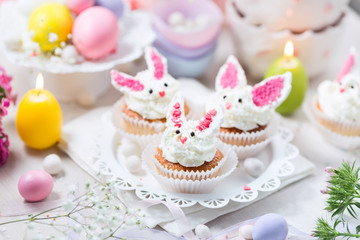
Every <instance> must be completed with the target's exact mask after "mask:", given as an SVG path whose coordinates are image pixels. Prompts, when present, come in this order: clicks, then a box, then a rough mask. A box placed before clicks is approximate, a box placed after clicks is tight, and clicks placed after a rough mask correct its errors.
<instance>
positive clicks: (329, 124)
mask: <svg viewBox="0 0 360 240" xmlns="http://www.w3.org/2000/svg"><path fill="white" fill-rule="evenodd" d="M317 99H318V98H317V96H316V95H315V96H313V97H312V98H308V99H307V100H306V102H305V104H304V112H305V113H306V115H307V117H308V118H309V119H310V121H311V122H312V123H313V124H314V125H315V126H316V127H317V128H318V129H319V130H320V131H321V134H322V135H323V136H324V139H325V140H326V141H328V142H329V143H331V144H332V145H334V146H336V147H339V148H342V149H345V150H351V149H356V148H359V147H360V135H358V136H349V135H346V133H349V132H352V131H351V130H350V129H351V124H350V125H348V124H346V123H341V122H335V121H332V120H330V119H328V118H327V117H326V116H325V114H324V113H323V112H322V111H321V108H319V106H318V100H317ZM354 132H356V131H354ZM352 135H353V134H352Z"/></svg>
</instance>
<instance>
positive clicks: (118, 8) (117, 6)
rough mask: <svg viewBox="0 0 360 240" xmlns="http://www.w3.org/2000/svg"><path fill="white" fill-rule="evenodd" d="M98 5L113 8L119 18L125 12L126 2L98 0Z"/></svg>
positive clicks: (120, 0)
mask: <svg viewBox="0 0 360 240" xmlns="http://www.w3.org/2000/svg"><path fill="white" fill-rule="evenodd" d="M96 5H98V6H102V7H105V8H107V9H109V10H111V11H112V12H113V13H114V14H115V15H116V17H117V18H121V17H122V15H123V14H124V3H123V1H122V0H116V1H114V0H96Z"/></svg>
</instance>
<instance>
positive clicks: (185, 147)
mask: <svg viewBox="0 0 360 240" xmlns="http://www.w3.org/2000/svg"><path fill="white" fill-rule="evenodd" d="M197 123H198V122H197V121H189V122H187V124H185V125H184V126H182V128H181V129H180V131H181V133H180V134H176V130H178V128H177V127H168V128H166V130H165V132H164V134H163V137H162V139H161V144H160V148H161V149H162V151H163V156H164V157H165V159H166V160H168V161H169V162H172V163H179V164H180V165H182V166H185V167H198V166H201V165H203V164H204V162H210V161H211V160H212V159H213V158H214V156H215V152H216V134H213V135H212V136H208V137H203V138H202V137H198V136H196V135H197V134H201V133H199V132H198V131H195V128H196V125H197ZM191 132H194V133H195V137H192V136H191V135H190V133H191ZM180 137H187V141H186V142H185V143H184V144H183V143H182V142H181V141H180V140H179V138H180Z"/></svg>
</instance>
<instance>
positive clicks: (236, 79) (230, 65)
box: [215, 55, 246, 90]
mask: <svg viewBox="0 0 360 240" xmlns="http://www.w3.org/2000/svg"><path fill="white" fill-rule="evenodd" d="M245 85H246V76H245V72H244V69H243V68H242V67H241V65H240V64H239V62H238V60H237V59H236V58H235V57H234V56H233V55H230V56H229V57H228V58H227V60H226V62H225V63H224V65H222V66H221V68H220V70H219V72H218V74H217V75H216V86H215V87H216V90H220V89H226V88H230V89H234V88H236V87H238V86H240V87H241V86H245Z"/></svg>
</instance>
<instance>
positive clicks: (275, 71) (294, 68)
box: [264, 41, 308, 115]
mask: <svg viewBox="0 0 360 240" xmlns="http://www.w3.org/2000/svg"><path fill="white" fill-rule="evenodd" d="M285 72H291V73H292V82H291V87H292V88H291V92H290V94H289V96H288V97H287V99H286V100H285V101H284V102H283V103H282V104H281V105H280V106H279V107H278V108H277V109H276V111H277V112H278V113H280V114H284V115H287V114H291V113H293V112H294V111H295V110H296V109H297V108H299V107H300V106H301V104H302V102H303V100H304V97H305V94H306V90H307V86H308V78H307V75H306V72H305V69H304V67H303V65H302V63H301V61H300V60H299V59H298V58H296V57H294V45H293V43H292V42H291V41H288V42H287V43H286V45H285V48H284V55H283V56H282V57H279V58H277V59H276V60H275V61H274V62H273V63H272V64H271V65H270V67H269V68H268V70H267V71H266V73H265V76H264V79H266V78H268V77H270V76H274V75H279V74H283V73H285Z"/></svg>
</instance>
